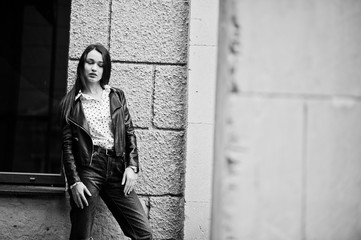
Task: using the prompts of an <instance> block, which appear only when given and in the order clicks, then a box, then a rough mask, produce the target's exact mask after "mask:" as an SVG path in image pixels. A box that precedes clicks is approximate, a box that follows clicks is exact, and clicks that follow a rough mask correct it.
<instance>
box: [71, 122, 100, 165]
mask: <svg viewBox="0 0 361 240" xmlns="http://www.w3.org/2000/svg"><path fill="white" fill-rule="evenodd" d="M69 121H70V122H72V123H73V124H75V125H76V126H78V127H79V128H81V129H82V130H83V131H84V132H85V133H86V134H87V135H88V136H89V137H90V140H91V141H92V152H91V156H90V164H89V166H91V165H92V162H93V153H94V143H93V139H92V138H91V136H90V135H89V134H88V131H87V130H86V129H85V128H84V127H82V126H80V125H79V124H77V123H76V122H74V121H73V120H71V119H69Z"/></svg>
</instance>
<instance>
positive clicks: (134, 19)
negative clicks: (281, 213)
mask: <svg viewBox="0 0 361 240" xmlns="http://www.w3.org/2000/svg"><path fill="white" fill-rule="evenodd" d="M188 12H189V3H188V1H186V0H184V1H183V0H170V1H163V0H151V1H141V0H131V1H129V0H105V1H100V0H98V1H97V0H94V1H86V0H78V1H73V3H72V10H71V25H70V29H71V30H70V49H69V75H68V88H70V87H71V86H72V85H73V83H74V77H75V72H76V66H77V63H78V59H79V57H80V55H81V53H82V51H83V50H84V49H85V47H86V46H87V45H88V44H91V43H95V42H100V43H102V44H103V45H105V46H106V47H108V49H109V50H110V54H111V58H112V75H111V80H110V85H112V86H114V87H118V88H121V89H123V90H124V92H125V95H126V98H127V102H128V106H129V108H130V113H131V115H132V118H133V122H134V125H135V127H136V134H137V137H138V145H139V152H140V164H141V169H142V173H141V175H140V178H139V181H138V186H137V192H138V194H139V195H140V197H141V200H142V203H143V206H144V208H145V209H146V212H147V213H148V216H149V219H150V223H151V226H152V228H153V231H154V237H155V239H182V238H183V224H184V223H183V222H184V178H185V128H186V105H187V102H186V100H187V98H186V97H187V96H186V94H187V67H186V64H187V46H188ZM94 228H95V229H94V231H95V234H94V238H95V239H118V237H122V236H123V234H122V232H121V230H120V229H119V227H118V226H117V224H116V222H115V220H114V219H113V218H112V217H111V214H110V212H109V211H108V210H107V209H106V207H105V206H104V205H101V206H100V207H99V209H98V214H97V217H96V220H95V227H94Z"/></svg>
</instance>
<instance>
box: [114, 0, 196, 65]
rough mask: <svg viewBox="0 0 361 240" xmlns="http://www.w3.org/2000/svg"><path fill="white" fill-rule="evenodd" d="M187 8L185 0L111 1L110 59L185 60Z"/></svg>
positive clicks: (169, 61) (138, 60)
mask: <svg viewBox="0 0 361 240" xmlns="http://www.w3.org/2000/svg"><path fill="white" fill-rule="evenodd" d="M188 8H189V3H188V1H162V0H153V1H139V0H131V1H130V0H117V1H113V2H112V25H111V44H110V45H111V52H112V56H113V59H116V60H120V61H136V62H165V63H185V62H186V60H187V42H188Z"/></svg>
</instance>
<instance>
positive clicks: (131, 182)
mask: <svg viewBox="0 0 361 240" xmlns="http://www.w3.org/2000/svg"><path fill="white" fill-rule="evenodd" d="M137 179H138V174H136V173H135V172H134V170H133V169H132V168H130V167H127V168H126V169H125V171H124V175H123V180H122V185H124V183H125V187H124V194H125V196H127V195H128V194H129V193H130V192H131V191H132V190H133V189H134V187H135V184H136V183H137Z"/></svg>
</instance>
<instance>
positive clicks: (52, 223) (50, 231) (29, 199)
mask: <svg viewBox="0 0 361 240" xmlns="http://www.w3.org/2000/svg"><path fill="white" fill-rule="evenodd" d="M69 209H70V206H69V201H68V199H66V197H65V193H64V195H57V196H50V195H49V196H41V197H39V196H37V197H34V196H31V195H25V196H10V195H9V196H1V198H0V215H1V216H2V217H1V218H0V229H1V230H0V239H4V240H11V239H27V240H37V239H54V240H65V239H68V238H69V234H70V221H69Z"/></svg>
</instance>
